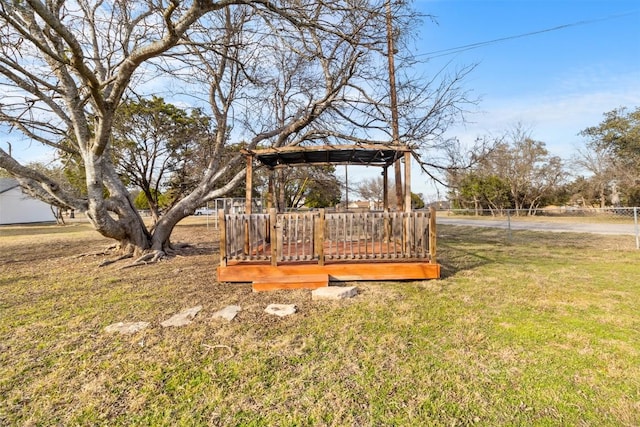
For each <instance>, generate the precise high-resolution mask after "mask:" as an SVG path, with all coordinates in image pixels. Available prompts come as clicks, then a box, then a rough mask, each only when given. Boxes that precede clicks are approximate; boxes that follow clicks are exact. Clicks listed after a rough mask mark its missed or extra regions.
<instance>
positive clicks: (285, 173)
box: [273, 166, 341, 211]
mask: <svg viewBox="0 0 640 427" xmlns="http://www.w3.org/2000/svg"><path fill="white" fill-rule="evenodd" d="M273 173H274V175H275V193H276V200H277V201H278V209H279V210H281V211H284V210H286V209H298V208H301V207H303V206H305V207H308V208H325V207H333V206H335V205H337V204H338V203H339V202H340V192H341V186H340V182H339V181H338V178H337V177H336V175H335V168H334V167H333V166H310V167H294V168H290V169H279V170H276V171H274V172H273Z"/></svg>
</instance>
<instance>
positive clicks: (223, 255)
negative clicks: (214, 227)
mask: <svg viewBox="0 0 640 427" xmlns="http://www.w3.org/2000/svg"><path fill="white" fill-rule="evenodd" d="M218 218H219V219H220V225H221V227H220V267H226V266H227V222H226V221H225V218H224V209H220V210H219V211H218Z"/></svg>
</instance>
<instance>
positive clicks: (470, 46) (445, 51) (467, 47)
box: [415, 10, 640, 59]
mask: <svg viewBox="0 0 640 427" xmlns="http://www.w3.org/2000/svg"><path fill="white" fill-rule="evenodd" d="M638 12H640V10H633V11H630V12H626V13H621V14H618V15H611V16H607V17H605V18H598V19H591V20H587V21H577V22H573V23H571V24H564V25H559V26H557V27H552V28H546V29H544V30H538V31H532V32H529V33H523V34H518V35H514V36H507V37H501V38H498V39H493V40H487V41H483V42H478V43H471V44H467V45H463V46H458V47H452V48H449V49H442V50H435V51H433V52H426V53H420V54H417V55H415V57H416V58H422V57H426V58H425V59H433V58H439V57H441V56H447V55H454V54H456V53H461V52H465V51H467V50H472V49H478V48H480V47H483V46H487V45H491V44H495V43H499V42H503V41H507V40H513V39H519V38H523V37H529V36H534V35H537V34H542V33H549V32H552V31H558V30H563V29H565V28H570V27H577V26H580V25H587V24H593V23H596V22H602V21H608V20H611V19H616V18H621V17H624V16H629V15H635V14H637V13H638Z"/></svg>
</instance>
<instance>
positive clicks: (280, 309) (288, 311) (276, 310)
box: [264, 304, 297, 317]
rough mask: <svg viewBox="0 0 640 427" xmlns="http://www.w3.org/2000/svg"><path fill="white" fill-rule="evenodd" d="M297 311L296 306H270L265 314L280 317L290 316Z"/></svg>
mask: <svg viewBox="0 0 640 427" xmlns="http://www.w3.org/2000/svg"><path fill="white" fill-rule="evenodd" d="M296 311H297V308H296V306H295V304H269V305H268V306H267V308H265V309H264V312H265V313H268V314H273V315H276V316H279V317H285V316H290V315H292V314H293V313H295V312H296Z"/></svg>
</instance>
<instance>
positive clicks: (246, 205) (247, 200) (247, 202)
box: [244, 155, 253, 215]
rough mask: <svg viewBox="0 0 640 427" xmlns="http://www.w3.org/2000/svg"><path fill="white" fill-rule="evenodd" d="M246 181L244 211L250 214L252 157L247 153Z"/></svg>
mask: <svg viewBox="0 0 640 427" xmlns="http://www.w3.org/2000/svg"><path fill="white" fill-rule="evenodd" d="M246 178H247V183H246V186H245V192H244V213H245V214H247V215H251V199H252V195H253V157H252V156H251V155H247V177H246Z"/></svg>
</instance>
